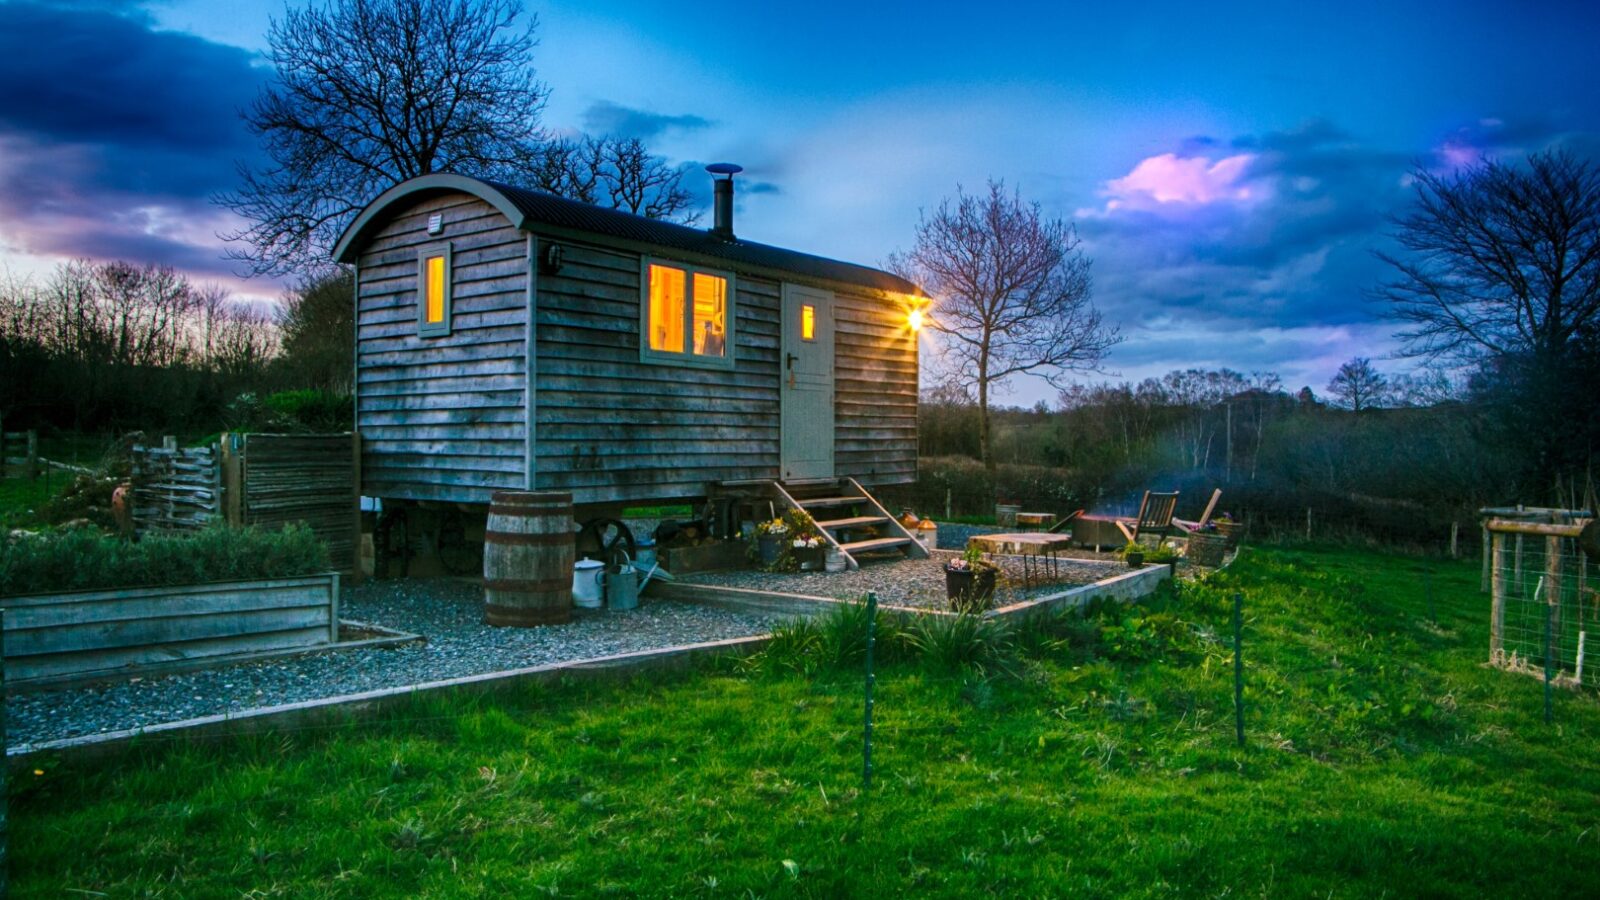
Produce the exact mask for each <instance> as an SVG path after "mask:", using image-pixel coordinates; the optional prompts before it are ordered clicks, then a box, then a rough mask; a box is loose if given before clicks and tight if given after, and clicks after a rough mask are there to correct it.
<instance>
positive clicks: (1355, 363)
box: [1328, 356, 1389, 412]
mask: <svg viewBox="0 0 1600 900" xmlns="http://www.w3.org/2000/svg"><path fill="white" fill-rule="evenodd" d="M1328 393H1329V394H1332V395H1333V396H1334V398H1335V399H1336V401H1337V403H1338V405H1339V406H1341V407H1343V408H1345V409H1348V410H1350V411H1351V412H1361V411H1362V410H1363V409H1371V408H1372V407H1374V406H1379V405H1382V403H1383V402H1384V400H1385V399H1386V398H1387V397H1388V394H1389V379H1388V378H1386V377H1385V376H1384V374H1383V373H1382V372H1379V371H1378V370H1377V369H1375V368H1373V366H1372V360H1370V359H1368V358H1366V357H1365V356H1357V357H1355V358H1354V359H1351V360H1350V361H1349V362H1346V363H1345V364H1344V365H1342V366H1340V367H1339V371H1338V372H1336V373H1334V376H1333V379H1332V380H1331V381H1329V382H1328Z"/></svg>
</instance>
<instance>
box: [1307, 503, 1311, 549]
mask: <svg viewBox="0 0 1600 900" xmlns="http://www.w3.org/2000/svg"><path fill="white" fill-rule="evenodd" d="M1306 540H1308V541H1309V540H1311V507H1309V506H1308V507H1306Z"/></svg>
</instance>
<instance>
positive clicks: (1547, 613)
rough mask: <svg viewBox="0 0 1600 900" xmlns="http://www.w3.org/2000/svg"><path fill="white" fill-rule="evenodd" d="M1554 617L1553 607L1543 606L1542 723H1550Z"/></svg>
mask: <svg viewBox="0 0 1600 900" xmlns="http://www.w3.org/2000/svg"><path fill="white" fill-rule="evenodd" d="M1554 617H1555V607H1554V606H1551V605H1549V604H1546V605H1545V608H1544V723H1545V724H1546V725H1549V724H1550V620H1551V619H1552V618H1554Z"/></svg>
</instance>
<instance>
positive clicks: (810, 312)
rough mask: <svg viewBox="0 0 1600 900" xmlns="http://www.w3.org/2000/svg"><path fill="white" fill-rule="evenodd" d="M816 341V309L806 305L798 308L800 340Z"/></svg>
mask: <svg viewBox="0 0 1600 900" xmlns="http://www.w3.org/2000/svg"><path fill="white" fill-rule="evenodd" d="M816 339H817V308H816V307H815V306H812V305H811V304H809V303H807V304H805V305H804V306H802V307H800V340H802V341H814V340H816Z"/></svg>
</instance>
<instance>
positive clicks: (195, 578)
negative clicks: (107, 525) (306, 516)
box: [0, 524, 331, 596]
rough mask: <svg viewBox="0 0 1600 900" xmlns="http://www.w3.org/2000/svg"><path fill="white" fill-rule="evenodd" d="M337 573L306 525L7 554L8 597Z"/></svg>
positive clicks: (30, 541)
mask: <svg viewBox="0 0 1600 900" xmlns="http://www.w3.org/2000/svg"><path fill="white" fill-rule="evenodd" d="M330 568H331V565H330V564H329V561H328V549H327V547H326V546H324V545H323V543H322V541H321V540H319V539H318V538H317V536H316V535H315V534H314V533H312V531H311V529H310V528H307V527H306V526H304V525H299V524H296V525H288V526H285V527H284V528H283V530H281V531H264V530H262V529H259V528H254V527H252V528H240V529H229V528H221V527H218V528H212V529H207V530H206V531H202V532H199V533H197V534H194V535H189V536H160V535H149V536H146V537H145V538H144V539H142V540H140V541H138V542H137V543H134V542H130V541H126V540H123V539H122V538H118V537H113V536H110V535H107V534H104V533H102V532H99V531H96V530H93V529H88V528H84V529H76V530H73V531H67V532H63V533H60V534H53V535H45V536H39V537H24V538H21V539H18V540H15V541H12V542H10V543H8V544H6V545H5V546H3V547H0V596H15V595H20V594H48V593H55V592H59V591H87V590H100V589H105V588H124V587H126V588H133V587H164V586H173V585H183V584H203V583H206V582H212V581H245V580H253V579H263V578H292V577H295V576H299V575H312V574H316V573H319V572H326V571H328V570H329V569H330Z"/></svg>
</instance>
